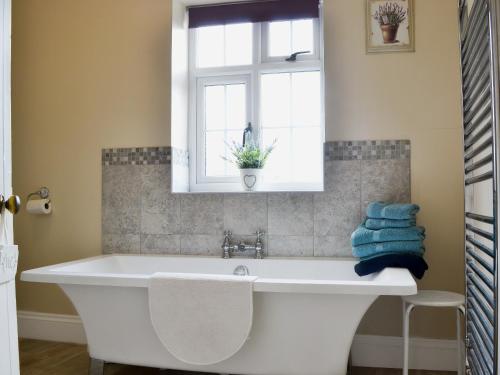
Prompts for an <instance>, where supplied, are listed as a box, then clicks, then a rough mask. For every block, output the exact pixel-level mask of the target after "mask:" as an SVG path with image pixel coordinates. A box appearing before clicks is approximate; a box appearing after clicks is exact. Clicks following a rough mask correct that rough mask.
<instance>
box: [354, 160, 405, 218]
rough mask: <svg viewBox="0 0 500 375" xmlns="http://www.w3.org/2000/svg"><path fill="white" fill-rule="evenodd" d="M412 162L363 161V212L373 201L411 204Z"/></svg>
mask: <svg viewBox="0 0 500 375" xmlns="http://www.w3.org/2000/svg"><path fill="white" fill-rule="evenodd" d="M410 189H411V185H410V160H363V161H362V162H361V210H362V215H363V216H364V215H365V212H366V207H367V206H368V204H369V203H370V202H372V201H377V200H380V201H386V202H400V203H404V202H409V201H410V199H411V195H410Z"/></svg>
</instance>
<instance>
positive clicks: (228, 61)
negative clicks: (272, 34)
mask: <svg viewBox="0 0 500 375" xmlns="http://www.w3.org/2000/svg"><path fill="white" fill-rule="evenodd" d="M252 58H253V25H252V24H251V23H241V24H234V25H227V26H208V27H200V28H198V29H196V66H197V67H198V68H214V67H221V66H230V65H250V64H252Z"/></svg>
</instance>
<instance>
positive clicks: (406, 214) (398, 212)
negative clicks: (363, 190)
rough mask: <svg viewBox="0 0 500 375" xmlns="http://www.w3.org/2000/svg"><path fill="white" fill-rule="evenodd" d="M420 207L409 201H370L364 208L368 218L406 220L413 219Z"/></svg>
mask: <svg viewBox="0 0 500 375" xmlns="http://www.w3.org/2000/svg"><path fill="white" fill-rule="evenodd" d="M419 210H420V207H419V206H418V205H416V204H411V203H384V202H372V203H370V204H369V205H368V208H367V209H366V215H367V216H368V217H369V218H370V219H389V220H408V219H414V218H415V215H416V214H417V212H418V211H419Z"/></svg>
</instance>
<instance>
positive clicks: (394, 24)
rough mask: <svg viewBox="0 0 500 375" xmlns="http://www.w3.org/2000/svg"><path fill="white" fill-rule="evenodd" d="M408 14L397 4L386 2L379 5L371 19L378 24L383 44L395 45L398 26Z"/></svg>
mask: <svg viewBox="0 0 500 375" xmlns="http://www.w3.org/2000/svg"><path fill="white" fill-rule="evenodd" d="M407 15H408V12H407V11H406V10H405V9H404V8H403V7H402V6H401V5H399V4H397V3H391V2H388V3H386V4H383V5H380V6H379V8H378V10H377V11H376V12H375V15H374V16H373V18H374V19H375V20H376V21H377V22H378V23H379V25H380V30H381V31H382V37H383V39H384V44H391V43H397V42H398V40H397V39H396V37H397V35H398V29H399V25H400V24H401V23H402V22H403V21H404V20H405V19H406V17H407Z"/></svg>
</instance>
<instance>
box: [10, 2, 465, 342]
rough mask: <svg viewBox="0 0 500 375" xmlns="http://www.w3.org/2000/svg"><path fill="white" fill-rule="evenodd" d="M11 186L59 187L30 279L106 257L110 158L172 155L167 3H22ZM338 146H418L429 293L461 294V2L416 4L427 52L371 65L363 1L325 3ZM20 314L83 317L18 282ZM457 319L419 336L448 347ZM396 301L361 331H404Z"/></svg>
mask: <svg viewBox="0 0 500 375" xmlns="http://www.w3.org/2000/svg"><path fill="white" fill-rule="evenodd" d="M13 12H14V14H13V142H14V160H13V162H14V189H15V191H16V192H17V194H20V195H21V196H23V197H25V196H26V195H27V194H28V193H29V192H30V191H33V190H36V189H37V188H38V187H39V186H41V185H47V186H49V188H50V189H51V192H52V194H53V199H54V213H53V215H52V216H50V217H32V216H28V215H26V213H24V212H22V213H20V214H19V215H18V217H17V218H16V222H15V225H16V226H15V235H16V241H17V243H18V244H19V245H20V249H21V261H20V269H21V270H23V269H28V268H32V267H38V266H42V265H47V264H51V263H56V262H62V261H67V260H73V259H78V258H82V257H88V256H93V255H97V254H99V253H100V229H101V227H100V220H101V215H100V211H101V207H100V197H101V168H100V149H101V148H103V147H121V146H158V145H168V144H170V135H169V117H170V115H169V112H170V107H169V103H170V97H169V84H170V77H169V71H170V69H169V46H170V2H169V1H168V0H85V1H68V0H16V1H15V2H14V10H13ZM325 19H326V46H325V47H326V48H325V49H326V53H327V55H326V75H327V90H326V91H327V94H326V95H327V97H326V101H327V105H326V108H327V124H328V128H327V139H328V140H334V139H344V140H348V139H349V140H350V139H402V138H404V139H411V141H412V146H413V155H412V192H413V200H414V201H415V202H417V203H419V204H420V205H421V206H422V213H421V214H420V215H419V219H420V223H422V224H423V225H425V226H427V230H428V240H427V248H428V253H427V259H428V261H429V263H430V266H431V270H430V272H429V273H428V275H427V277H426V278H425V280H424V281H423V282H421V283H420V286H421V287H425V288H440V289H450V290H455V291H462V289H463V285H462V284H463V266H462V264H463V256H462V248H463V244H462V237H463V229H462V221H463V214H462V201H463V189H462V167H461V140H460V137H461V133H460V95H459V93H460V83H459V60H458V42H457V38H458V31H457V16H456V0H440V1H435V0H416V40H417V52H416V53H401V54H388V55H366V54H365V35H364V24H365V19H364V0H325ZM18 305H19V309H22V310H32V311H40V312H51V313H62V314H66V313H73V312H74V310H73V308H72V306H71V304H70V303H69V302H68V301H67V299H66V298H65V297H64V296H63V294H62V293H61V292H60V291H59V290H58V289H57V287H53V286H41V285H36V284H26V283H19V284H18ZM451 318H452V315H451V313H449V312H448V313H444V312H440V313H436V312H431V311H429V312H422V313H417V319H416V321H415V322H416V324H415V328H416V330H417V331H416V333H417V334H418V335H421V336H427V337H451V336H452V335H453V323H452V321H451V320H452V319H451ZM400 322H401V319H400V305H399V301H398V300H397V299H381V300H379V302H377V303H376V304H375V305H374V306H373V308H372V309H371V311H370V312H369V315H368V316H367V317H366V318H365V320H364V321H363V323H362V327H361V329H360V331H361V332H363V333H373V334H383V335H398V334H400V326H401V324H400Z"/></svg>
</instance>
